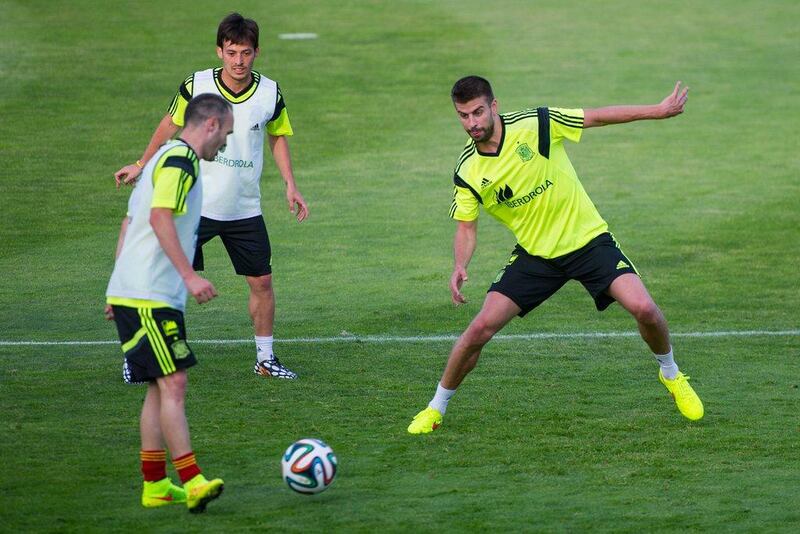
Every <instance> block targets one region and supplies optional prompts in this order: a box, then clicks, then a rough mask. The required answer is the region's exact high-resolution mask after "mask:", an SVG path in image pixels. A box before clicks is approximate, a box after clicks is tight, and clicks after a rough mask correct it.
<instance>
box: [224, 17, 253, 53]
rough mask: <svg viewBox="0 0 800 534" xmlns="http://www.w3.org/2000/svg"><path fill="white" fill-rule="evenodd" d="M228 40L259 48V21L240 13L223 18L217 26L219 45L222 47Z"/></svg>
mask: <svg viewBox="0 0 800 534" xmlns="http://www.w3.org/2000/svg"><path fill="white" fill-rule="evenodd" d="M226 41H230V42H231V43H233V44H238V45H248V44H249V45H250V46H252V47H253V48H258V23H257V22H256V21H254V20H253V19H246V18H244V17H243V16H241V15H240V14H239V13H231V14H230V15H228V16H227V17H225V18H224V19H222V22H220V23H219V28H217V46H218V47H220V48H222V45H224V44H225V42H226Z"/></svg>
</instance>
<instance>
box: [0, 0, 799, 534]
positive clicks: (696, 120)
mask: <svg viewBox="0 0 800 534" xmlns="http://www.w3.org/2000/svg"><path fill="white" fill-rule="evenodd" d="M229 9H237V10H239V11H241V12H242V13H244V14H245V15H246V16H251V17H253V18H255V19H256V20H258V21H259V23H260V24H261V27H262V43H261V47H262V55H261V57H260V58H259V59H258V60H257V62H256V68H257V70H260V71H261V72H263V73H264V74H266V75H267V76H269V77H271V78H274V79H277V80H278V81H279V82H280V84H281V88H282V90H283V92H284V94H285V97H286V101H287V106H288V109H289V113H290V117H291V120H292V124H293V126H294V128H295V131H296V134H297V135H296V136H295V137H294V138H292V139H291V141H290V143H291V147H292V152H293V157H294V164H295V171H296V175H297V180H298V184H299V186H300V189H301V191H302V192H303V194H304V195H305V196H306V199H307V200H308V201H309V203H310V208H311V218H310V219H309V221H307V222H306V223H303V224H302V225H297V224H296V223H294V222H292V220H291V219H290V217H289V214H288V213H287V210H286V206H285V202H284V200H283V195H282V188H281V185H280V179H279V178H278V176H277V173H276V171H275V170H274V167H273V166H272V165H271V164H270V163H269V162H267V164H266V165H265V169H266V172H265V177H264V180H263V186H262V193H263V205H264V213H265V217H266V219H267V225H268V228H269V230H270V235H271V238H272V244H273V253H274V268H275V285H276V291H277V298H278V319H277V325H276V335H277V336H278V338H283V339H292V338H300V337H335V336H337V335H340V334H341V333H342V332H347V333H350V334H353V335H356V336H367V335H372V336H390V335H398V336H432V335H443V334H456V333H458V332H460V331H461V330H462V329H463V328H464V327H465V326H466V324H467V323H468V321H469V320H470V318H471V317H472V316H473V315H474V314H475V313H476V311H477V309H478V308H479V306H480V302H481V300H482V297H483V292H484V291H485V288H486V286H488V284H489V282H490V281H491V279H492V278H493V275H494V272H495V271H496V269H497V268H498V267H499V266H500V265H502V263H503V262H504V260H505V258H506V257H507V255H508V253H509V251H510V250H511V248H512V247H513V237H512V236H511V235H510V234H509V233H508V232H507V231H505V230H504V229H502V228H500V227H499V225H497V224H495V223H494V222H492V221H489V220H488V218H482V222H481V227H480V233H479V247H478V251H477V253H476V256H475V258H474V259H473V262H472V264H471V266H470V283H469V285H468V288H467V296H468V297H470V298H471V303H470V304H469V305H467V306H464V307H461V308H458V309H453V308H452V307H451V306H450V304H449V293H448V290H447V285H446V284H447V279H448V277H449V274H450V269H451V238H452V231H453V225H452V223H450V222H449V221H448V220H447V218H446V213H447V209H448V207H449V204H450V195H451V189H452V185H451V181H450V176H451V173H452V166H453V164H454V162H455V159H456V157H457V156H458V154H459V153H460V149H461V147H462V145H463V141H464V134H463V132H462V131H461V129H460V126H459V125H458V122H457V120H456V118H455V115H454V113H453V111H452V109H451V104H450V102H449V98H448V92H449V89H450V86H451V85H452V83H453V81H454V80H455V79H457V78H458V77H460V76H462V75H465V74H472V73H477V74H482V75H484V76H486V77H487V78H489V79H490V80H491V81H492V82H493V85H494V88H495V92H496V94H497V96H498V99H499V103H500V108H501V111H511V110H515V109H520V108H524V107H530V106H538V105H553V106H564V107H570V106H574V107H593V106H602V105H609V104H625V103H651V102H657V101H658V100H660V99H661V98H662V97H663V96H664V95H666V94H667V93H668V92H669V90H670V89H671V88H672V85H673V84H674V82H675V81H676V80H678V79H680V80H683V81H684V82H685V83H687V84H688V85H689V86H690V88H691V90H690V99H689V104H688V107H687V111H686V113H685V114H684V115H683V116H681V117H678V118H676V119H672V120H669V121H664V122H658V123H655V122H650V123H637V124H632V125H620V126H612V127H608V128H602V129H596V130H590V131H588V132H586V135H585V136H584V138H583V140H582V142H581V143H580V144H579V145H574V146H571V147H568V151H569V153H570V155H571V158H572V160H573V163H574V165H575V167H576V169H577V171H578V175H579V176H580V177H581V178H582V181H583V183H584V186H585V187H586V189H587V191H588V192H589V194H590V196H591V197H592V199H593V200H594V201H595V203H596V204H597V205H598V208H599V209H600V212H601V214H602V215H603V216H604V217H605V218H606V220H608V222H609V224H610V226H611V229H612V231H613V232H614V233H615V235H616V236H617V237H618V239H619V240H620V242H621V243H622V245H623V247H624V248H625V250H626V252H627V253H628V254H629V255H630V256H631V258H632V259H633V260H634V261H635V262H636V264H637V267H638V268H639V269H640V271H641V272H642V274H643V277H644V280H645V283H646V284H647V285H648V287H649V289H650V290H651V293H652V294H653V295H654V297H655V298H656V301H657V302H658V303H659V304H660V305H661V307H662V308H663V310H664V311H665V313H666V315H667V318H668V320H669V321H670V324H671V326H672V328H673V330H674V331H675V332H679V333H680V332H720V331H745V330H746V331H753V330H755V331H796V330H797V329H798V326H799V323H798V316H797V310H798V309H800V293H799V292H798V291H797V289H796V288H797V285H798V284H797V270H796V265H797V261H798V259H800V258H799V257H798V252H797V251H798V250H800V234H798V232H797V228H798V226H799V225H800V214H798V210H797V209H796V205H797V200H798V198H800V187H798V180H797V178H798V175H799V174H800V173H798V171H799V170H800V158H798V155H797V154H798V151H797V143H796V140H795V139H794V137H793V134H791V128H792V126H791V125H793V124H796V123H797V122H798V119H800V112H798V111H797V109H796V108H797V106H796V100H797V89H796V88H797V86H798V83H799V82H800V72H798V64H797V61H796V58H797V57H799V56H800V50H799V49H800V45H799V44H798V43H800V39H799V38H798V37H800V35H798V30H797V28H796V24H794V21H795V20H797V18H798V15H800V7H798V5H797V3H796V2H788V1H787V2H771V3H769V4H767V5H764V4H762V3H758V2H704V3H701V4H698V3H689V2H668V3H663V2H662V3H659V4H655V3H638V2H605V3H602V4H597V5H586V4H585V3H577V2H562V3H560V4H558V5H539V4H531V3H527V2H510V1H509V2H496V3H492V4H491V6H490V5H489V4H486V3H485V2H483V3H481V2H471V1H470V2H449V1H448V2H435V3H432V2H421V1H420V2H395V3H391V4H389V3H383V2H355V1H353V2H336V3H333V2H329V3H327V2H326V3H319V2H287V3H284V4H281V6H280V9H276V8H275V6H272V5H271V4H270V5H267V4H264V3H263V2H252V1H249V2H242V3H240V4H237V5H236V6H225V7H224V8H223V7H220V6H219V5H218V3H214V2H205V1H201V2H191V3H189V2H184V3H177V4H174V5H173V4H171V5H170V6H169V8H168V9H167V8H166V7H165V4H163V2H162V3H158V2H137V3H135V4H130V3H122V2H119V3H104V4H101V3H97V2H88V1H83V2H81V1H78V2H44V1H36V0H34V1H26V2H10V1H5V0H0V12H2V13H3V17H0V75H1V76H0V94H1V95H2V98H0V117H2V119H1V120H0V161H2V165H0V199H2V200H1V201H0V202H2V209H1V210H0V269H1V270H2V272H3V278H2V280H1V281H0V302H2V303H3V306H1V307H0V341H6V342H8V341H101V340H102V341H105V340H108V341H110V340H113V339H114V336H115V333H114V329H113V326H112V325H110V324H108V323H105V322H104V321H103V320H102V318H101V313H100V310H101V307H102V301H103V298H102V295H103V292H104V289H105V285H106V282H107V278H108V275H109V273H110V270H111V266H112V258H113V249H114V243H115V236H116V232H117V228H118V223H119V220H120V217H121V216H122V214H123V213H124V206H125V203H126V200H127V194H126V193H125V192H117V191H115V190H114V188H113V185H112V177H111V175H112V173H113V172H114V171H115V170H116V169H117V168H118V167H119V166H121V165H122V164H124V163H127V162H130V161H133V160H135V159H136V158H137V157H138V156H139V155H140V154H141V151H142V150H143V148H144V146H145V145H146V143H147V141H148V139H149V136H150V134H151V133H152V130H153V128H154V127H155V125H156V124H157V122H158V120H159V119H160V118H161V116H163V113H164V112H165V110H166V107H167V105H168V104H169V101H170V99H171V97H172V95H173V93H174V91H175V90H176V89H177V86H178V84H179V83H180V81H181V80H183V79H184V77H185V76H186V75H188V74H189V73H190V72H192V71H194V70H198V69H201V68H206V67H209V66H212V65H216V64H217V59H216V56H215V54H214V50H213V43H214V39H215V30H216V25H217V23H218V21H219V20H220V19H221V18H222V17H223V16H224V15H225V14H227V12H228V10H229ZM176 13H180V16H176ZM306 31H308V32H315V33H317V34H319V38H318V39H317V40H311V41H283V40H279V39H278V37H277V36H278V34H280V33H289V32H306ZM206 255H207V257H206V261H207V265H208V270H207V275H208V277H209V278H210V279H211V280H212V281H213V282H214V283H215V285H216V286H217V288H218V289H219V290H220V293H221V296H220V297H219V298H218V299H216V300H215V301H213V302H212V303H211V304H209V305H208V306H203V307H199V306H196V305H191V304H190V306H189V308H188V312H187V324H188V328H189V335H190V339H221V340H225V339H242V338H247V337H249V336H250V335H251V328H250V326H249V319H248V317H247V313H246V309H245V306H244V302H245V299H246V288H245V284H244V282H243V281H242V280H240V279H238V278H237V277H236V276H235V275H234V274H233V273H232V269H231V267H230V265H229V262H228V260H227V258H226V257H225V255H224V251H223V250H222V247H221V246H220V245H219V243H216V246H209V247H208V251H207V253H206ZM632 328H633V324H632V322H631V320H630V319H629V318H628V317H627V316H626V315H625V314H624V313H623V312H622V311H621V310H619V309H612V310H609V311H608V312H605V313H603V314H597V313H596V312H594V311H593V308H592V305H591V301H590V299H589V298H588V297H587V296H586V295H585V294H584V292H583V290H582V289H581V288H580V287H578V286H577V285H568V286H567V287H566V288H565V289H564V290H563V291H562V292H560V293H559V294H558V295H557V296H556V297H555V298H553V299H552V300H551V301H549V302H548V303H546V304H545V305H544V306H542V307H541V308H540V309H538V310H537V311H536V312H534V313H532V314H531V315H530V316H529V317H528V318H527V319H525V320H521V321H515V322H513V323H512V324H511V325H509V327H508V328H507V330H506V332H507V333H514V334H526V333H536V332H555V333H567V334H569V333H578V332H595V331H601V332H621V331H629V330H631V329H632ZM449 347H450V342H448V341H430V342H387V343H342V342H318V343H291V344H289V343H283V344H278V345H277V350H278V351H279V355H280V356H281V358H282V359H283V360H284V361H285V363H286V364H287V365H289V366H290V367H292V368H293V369H295V370H297V371H298V372H299V373H300V375H301V379H300V380H299V381H297V382H296V383H279V382H271V381H259V380H256V379H255V378H254V377H253V376H252V374H251V371H250V367H251V359H252V356H253V354H252V352H253V351H252V349H251V347H250V345H248V344H240V345H227V344H199V345H196V346H195V349H196V351H197V353H198V357H199V359H200V362H201V363H200V365H198V366H197V367H196V368H194V369H193V370H192V372H191V373H190V382H191V385H190V389H189V397H188V401H187V405H188V411H189V421H190V425H191V428H192V434H193V444H194V448H195V450H196V452H197V454H198V459H199V461H200V463H201V466H203V468H204V469H205V470H206V471H207V472H208V473H209V474H211V475H213V476H221V477H223V478H224V479H225V480H226V486H227V487H226V491H225V494H224V495H223V497H222V498H221V499H220V500H219V501H218V502H215V503H213V504H212V505H211V506H210V507H209V510H208V513H207V514H205V515H203V516H201V517H192V516H189V514H187V513H186V512H185V510H181V509H162V510H144V509H142V508H141V507H140V506H139V504H138V497H139V493H138V492H139V488H140V480H139V475H138V458H137V454H136V451H137V447H138V430H137V417H138V411H139V408H140V405H141V398H142V395H143V391H142V390H141V389H138V388H134V387H126V386H124V385H123V384H121V382H120V380H119V374H120V373H119V366H120V354H119V352H118V349H117V347H115V346H113V345H100V346H97V345H60V346H30V345H27V346H26V345H7V344H6V345H0V413H2V416H0V432H2V439H0V456H1V457H2V458H3V459H4V461H5V465H4V469H3V470H2V473H0V490H1V491H2V493H3V496H4V504H3V506H2V507H0V524H2V525H3V526H2V529H8V530H9V531H81V532H85V531H103V532H106V531H132V530H137V529H141V528H142V526H143V525H147V528H148V529H152V530H158V531H165V532H170V531H186V530H189V531H201V530H217V531H237V530H262V529H265V528H271V529H274V530H277V531H294V530H304V529H314V530H318V531H375V530H378V529H381V530H389V531H409V530H417V531H434V530H442V529H452V530H456V531H477V530H500V529H508V530H526V531H562V530H563V531H579V530H589V529H592V530H599V531H630V532H640V531H643V530H647V531H669V530H686V529H690V530H709V531H719V530H721V531H737V530H741V531H770V532H772V531H787V532H790V531H794V530H795V529H796V527H797V525H798V524H799V523H800V513H799V512H798V511H797V507H796V503H797V502H798V501H799V500H800V495H798V493H799V492H798V489H797V487H798V486H797V452H798V451H797V437H798V432H799V431H800V427H798V425H797V407H798V387H797V386H798V380H797V376H798V374H799V371H800V369H798V366H799V365H800V364H798V358H797V356H798V355H799V354H800V339H798V336H797V335H782V336H763V335H762V336H757V335H756V336H718V337H706V338H686V337H678V338H676V340H675V348H676V358H677V359H678V362H679V364H681V365H682V367H683V368H684V370H685V371H687V372H688V373H689V374H690V375H692V377H693V383H694V384H695V386H696V388H697V390H698V392H699V393H700V395H701V396H702V398H703V399H704V401H705V403H706V417H705V419H703V421H701V422H699V423H696V424H690V423H688V422H686V421H684V420H683V419H682V418H681V417H680V415H679V414H678V413H677V410H676V409H675V407H674V406H673V405H672V402H671V400H670V399H669V398H668V397H667V396H666V392H665V390H664V389H663V387H662V386H661V385H660V384H658V382H657V379H656V366H655V364H654V362H653V361H652V360H651V358H650V357H649V356H648V355H647V351H646V350H645V347H644V345H643V343H642V342H641V341H639V340H638V339H635V338H610V339H605V338H586V339H580V338H566V339H551V340H547V339H533V340H527V341H521V340H515V341H498V342H495V343H492V344H490V345H489V346H488V347H487V349H486V350H485V352H484V356H483V357H482V360H481V363H480V364H479V367H478V369H477V370H476V371H475V372H474V373H473V374H472V375H470V377H469V378H468V379H467V381H466V382H465V384H464V386H463V387H462V388H461V389H460V390H459V392H458V394H457V395H456V397H455V398H454V400H453V401H452V402H451V405H450V411H449V412H448V414H447V417H446V420H445V424H444V426H443V427H442V429H441V430H440V431H437V433H436V434H434V435H432V436H428V437H424V438H419V437H412V436H408V435H406V433H405V426H406V425H407V424H408V422H409V420H410V418H411V417H412V416H413V415H414V413H416V411H418V410H419V409H421V408H422V407H423V406H424V404H425V403H426V402H427V401H428V399H429V397H430V396H431V395H432V393H433V389H434V387H435V384H436V380H437V379H438V377H439V373H440V372H441V369H442V366H443V365H444V360H445V357H446V355H447V352H448V350H449ZM300 437H320V438H322V439H324V440H325V441H326V442H328V443H329V444H330V445H331V446H332V447H333V448H334V450H335V451H336V453H337V455H338V457H339V460H340V472H339V476H338V478H337V480H336V482H334V485H333V486H332V487H331V489H330V490H328V491H326V492H325V493H323V494H321V495H319V496H316V497H304V496H300V495H295V494H294V493H293V492H291V491H290V490H289V489H288V488H287V487H286V486H285V485H284V484H283V482H282V481H281V480H280V470H279V457H280V454H281V453H282V452H283V450H284V449H285V448H286V446H288V444H289V443H291V442H292V441H294V440H295V439H297V438H300Z"/></svg>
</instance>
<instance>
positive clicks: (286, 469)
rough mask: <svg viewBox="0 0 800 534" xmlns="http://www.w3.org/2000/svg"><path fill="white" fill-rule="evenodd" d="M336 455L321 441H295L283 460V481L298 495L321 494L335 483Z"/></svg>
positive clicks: (307, 439)
mask: <svg viewBox="0 0 800 534" xmlns="http://www.w3.org/2000/svg"><path fill="white" fill-rule="evenodd" d="M336 465H337V460H336V455H335V454H333V449H331V448H330V447H328V445H326V444H325V442H324V441H322V440H319V439H311V438H306V439H301V440H298V441H295V442H294V443H292V444H291V445H289V448H288V449H286V452H285V453H284V454H283V457H282V458H281V468H282V471H283V480H285V481H286V483H287V484H288V485H289V487H290V488H292V489H293V490H294V491H296V492H298V493H306V494H311V493H319V492H321V491H324V490H325V489H327V488H328V486H330V485H331V483H333V479H334V477H335V476H336Z"/></svg>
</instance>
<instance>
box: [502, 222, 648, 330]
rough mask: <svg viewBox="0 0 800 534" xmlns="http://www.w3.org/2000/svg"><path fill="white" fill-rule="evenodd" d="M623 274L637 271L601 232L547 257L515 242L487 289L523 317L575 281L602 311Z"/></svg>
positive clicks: (610, 238)
mask: <svg viewBox="0 0 800 534" xmlns="http://www.w3.org/2000/svg"><path fill="white" fill-rule="evenodd" d="M625 273H634V274H638V273H637V271H636V269H635V268H634V266H633V263H632V262H631V261H630V260H629V259H628V258H627V257H626V256H625V255H624V254H623V253H622V250H620V248H619V245H617V242H616V241H614V238H613V237H612V236H611V234H609V233H604V234H600V235H599V236H597V237H595V238H594V239H592V240H591V241H589V243H587V244H586V245H585V246H584V247H582V248H580V249H578V250H576V251H575V252H570V253H569V254H565V255H563V256H559V257H558V258H552V259H549V260H548V259H544V258H540V257H538V256H531V255H530V254H528V253H527V252H526V251H525V249H523V248H522V247H521V246H519V245H517V246H516V248H515V249H514V251H513V252H512V253H511V257H510V258H509V260H508V264H507V265H506V266H505V267H503V269H501V270H500V272H499V273H497V278H495V281H494V283H493V284H492V285H491V287H490V288H489V291H497V292H498V293H501V294H503V295H505V296H507V297H508V298H510V299H511V300H513V301H514V303H515V304H516V305H517V306H519V307H520V308H522V311H521V312H520V313H519V316H520V317H523V316H525V314H527V313H528V312H529V311H531V310H532V309H534V308H535V307H536V306H538V305H539V304H541V303H542V302H544V301H545V300H547V299H548V298H550V297H551V296H552V295H553V294H554V293H555V292H556V291H558V290H559V289H561V287H562V286H563V285H564V284H566V283H567V282H568V281H570V280H577V281H579V282H580V283H581V284H583V287H585V288H586V290H587V291H588V292H589V294H590V295H592V298H594V303H595V306H597V309H598V310H605V309H606V308H608V307H609V306H610V305H611V303H612V302H614V299H613V298H612V297H611V296H610V295H609V294H608V293H606V290H607V289H608V287H609V286H610V285H611V282H613V281H614V280H615V279H616V278H617V277H618V276H620V275H623V274H625Z"/></svg>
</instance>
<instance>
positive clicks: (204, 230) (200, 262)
mask: <svg viewBox="0 0 800 534" xmlns="http://www.w3.org/2000/svg"><path fill="white" fill-rule="evenodd" d="M222 224H223V223H222V221H215V220H214V219H209V218H207V217H200V225H199V226H198V227H197V244H196V245H195V249H194V259H193V260H192V268H193V269H194V270H195V271H202V270H204V269H205V260H204V258H203V245H205V244H206V243H208V242H209V241H211V240H212V239H214V238H215V237H216V236H218V235H219V234H220V231H221V230H222Z"/></svg>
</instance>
